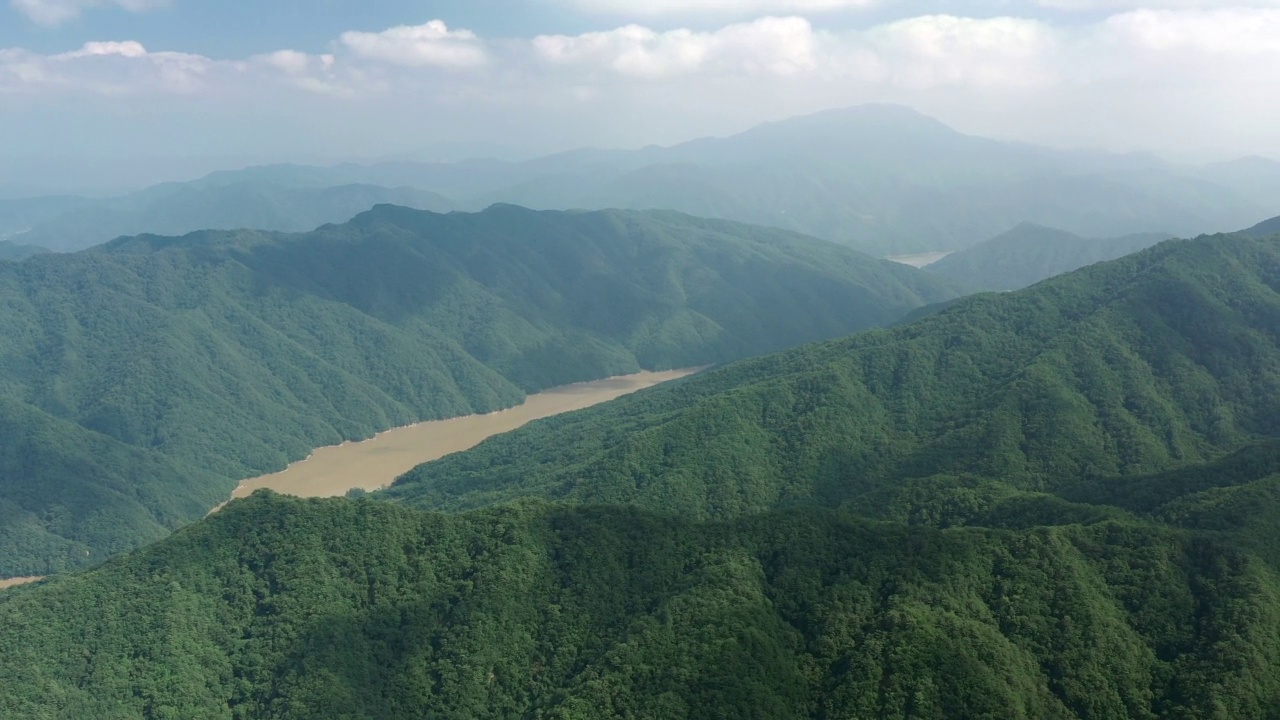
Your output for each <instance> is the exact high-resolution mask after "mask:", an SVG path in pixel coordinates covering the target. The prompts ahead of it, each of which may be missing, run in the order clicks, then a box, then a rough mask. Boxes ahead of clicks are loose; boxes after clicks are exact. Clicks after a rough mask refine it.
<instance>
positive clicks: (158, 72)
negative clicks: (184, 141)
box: [0, 40, 229, 95]
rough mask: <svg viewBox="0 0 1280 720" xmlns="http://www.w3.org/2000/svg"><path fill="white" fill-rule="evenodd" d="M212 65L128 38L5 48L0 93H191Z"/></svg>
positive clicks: (198, 57)
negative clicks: (66, 47)
mask: <svg viewBox="0 0 1280 720" xmlns="http://www.w3.org/2000/svg"><path fill="white" fill-rule="evenodd" d="M218 65H219V63H217V62H216V61H214V60H211V59H209V58H207V57H204V56H202V55H193V54H190V53H180V52H149V51H148V50H147V49H146V47H144V46H143V45H142V43H139V42H136V41H133V40H128V41H124V42H88V43H85V44H84V45H83V46H81V47H80V48H79V49H78V50H72V51H69V52H64V53H58V54H56V55H38V54H35V53H30V52H27V51H24V50H19V49H9V50H4V51H0V92H3V91H10V92H13V91H19V90H23V91H29V92H36V91H40V90H50V89H52V90H56V91H59V92H62V93H73V94H74V93H80V92H88V93H91V94H98V95H142V94H146V93H149V92H169V93H191V92H195V91H196V90H198V89H200V88H201V86H202V83H203V80H204V78H205V76H206V75H207V74H209V73H210V71H212V70H213V69H215V68H216V67H217V66H218ZM227 65H229V64H227ZM6 77H7V78H8V82H5V81H4V79H5V78H6Z"/></svg>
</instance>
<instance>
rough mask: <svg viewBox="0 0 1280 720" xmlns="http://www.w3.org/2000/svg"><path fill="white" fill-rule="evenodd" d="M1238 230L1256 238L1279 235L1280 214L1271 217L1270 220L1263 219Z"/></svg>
mask: <svg viewBox="0 0 1280 720" xmlns="http://www.w3.org/2000/svg"><path fill="white" fill-rule="evenodd" d="M1240 232H1241V233H1243V234H1245V235H1251V236H1253V237H1257V238H1265V237H1271V236H1273V235H1280V216H1276V217H1273V218H1271V219H1270V220H1263V221H1262V222H1260V223H1258V224H1257V225H1254V226H1253V227H1251V228H1249V229H1248V230H1241V231H1240Z"/></svg>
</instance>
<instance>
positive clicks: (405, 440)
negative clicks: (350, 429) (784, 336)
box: [232, 368, 700, 498]
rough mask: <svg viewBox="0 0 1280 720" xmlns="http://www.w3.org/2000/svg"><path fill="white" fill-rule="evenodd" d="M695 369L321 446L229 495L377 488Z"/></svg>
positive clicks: (620, 380) (628, 378)
mask: <svg viewBox="0 0 1280 720" xmlns="http://www.w3.org/2000/svg"><path fill="white" fill-rule="evenodd" d="M698 369H700V368H689V369H683V370H668V371H665V372H642V373H637V374H635V375H623V376H620V377H613V378H607V379H604V380H596V381H593V382H584V383H577V384H574V385H565V386H563V387H557V388H552V389H550V390H545V391H543V392H540V393H538V394H536V395H530V396H529V397H528V398H527V399H526V400H525V402H524V404H522V405H519V406H517V407H513V408H508V409H506V410H500V411H498V412H492V413H485V414H483V415H467V416H464V417H457V418H450V419H448V420H432V421H428V422H423V423H418V424H416V425H409V426H406V427H400V428H395V429H392V430H388V431H386V432H384V433H380V434H378V435H376V436H374V437H372V438H370V439H368V440H362V441H360V442H345V443H342V444H341V445H331V446H329V447H322V448H319V449H317V450H316V451H315V452H314V453H312V454H311V456H310V457H308V458H307V459H305V460H300V461H298V462H296V463H293V464H292V465H290V466H289V467H288V468H286V469H284V470H282V471H280V472H278V473H273V474H271V475H263V476H261V477H256V478H252V479H249V480H245V481H243V482H241V483H240V486H239V487H237V488H236V490H235V492H234V493H232V497H233V498H239V497H246V496H248V495H250V494H252V493H253V492H254V491H255V490H258V489H261V488H270V489H272V490H274V491H276V492H278V493H282V494H285V495H296V496H299V497H335V496H339V495H344V494H346V493H347V491H349V490H351V489H353V488H360V489H362V490H377V489H379V488H382V487H385V486H387V485H389V484H390V483H391V481H392V480H395V479H396V478H397V477H400V476H401V475H403V474H405V473H406V472H408V471H410V470H412V469H413V468H415V467H417V466H418V465H421V464H422V463H424V462H429V461H431V460H438V459H440V458H442V457H444V456H445V455H448V454H450V453H455V452H459V451H461V450H467V449H470V448H472V447H475V446H476V445H478V444H480V442H481V441H483V440H485V439H486V438H489V437H491V436H493V435H497V434H499V433H504V432H508V431H511V430H515V429H516V428H518V427H520V426H522V425H524V424H526V423H529V422H532V421H534V420H538V419H540V418H545V417H551V416H552V415H559V414H560V413H564V412H569V411H571V410H581V409H583V408H587V407H591V406H592V405H597V404H599V403H602V402H607V401H609V400H613V399H614V398H618V397H621V396H623V395H627V394H629V393H633V392H635V391H637V390H643V389H644V388H648V387H652V386H654V385H658V384H660V383H664V382H668V381H671V380H675V379H677V378H682V377H685V376H687V375H691V374H693V373H695V372H697V371H698Z"/></svg>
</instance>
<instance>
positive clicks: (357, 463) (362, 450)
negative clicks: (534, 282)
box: [0, 368, 701, 590]
mask: <svg viewBox="0 0 1280 720" xmlns="http://www.w3.org/2000/svg"><path fill="white" fill-rule="evenodd" d="M700 369H701V368H687V369H684V370H668V371H665V372H642V373H637V374H635V375H623V376H621V377H614V378H607V379H605V380H596V381H593V382H585V383H577V384H575V385H565V386H563V387H558V388H552V389H550V390H546V391H543V392H540V393H538V394H537V395H530V396H529V397H528V398H527V399H526V400H525V402H524V404H523V405H519V406H516V407H513V408H508V409H506V410H499V411H498V412H492V413H486V414H484V415H467V416H465V417H458V418H450V419H448V420H432V421H429V422H423V423H418V424H416V425H409V426H406V427H401V428H394V429H392V430H388V431H386V432H384V433H379V434H378V435H375V436H374V437H372V438H369V439H368V440H362V441H360V442H345V443H342V444H341V445H331V446H329V447H322V448H319V449H317V450H316V451H315V452H313V453H312V454H311V456H310V457H308V458H307V459H306V460H300V461H298V462H296V463H293V464H292V465H290V466H289V467H288V468H285V469H284V470H282V471H280V472H278V473H273V474H271V475H263V476H261V477H256V478H252V479H250V480H245V481H243V482H241V483H240V486H239V487H237V488H236V490H235V492H234V493H232V497H233V498H239V497H246V496H248V495H250V494H251V493H253V491H254V490H257V489H259V488H270V489H272V490H275V491H276V492H278V493H283V494H286V495H297V496H299V497H334V496H338V495H345V494H346V492H347V491H348V490H351V489H352V488H361V489H363V490H377V489H378V488H381V487H385V486H386V485H388V484H390V483H391V481H392V480H395V479H396V478H398V477H400V476H401V475H403V474H405V473H406V472H408V471H410V470H412V469H413V468H415V467H417V466H418V465H421V464H422V463H424V462H428V461H431V460H438V459H440V458H442V457H444V456H445V455H448V454H450V453H455V452H458V451H460V450H467V449H470V448H472V447H475V446H476V445H479V444H480V442H481V441H482V440H484V439H486V438H489V437H492V436H494V435H497V434H499V433H504V432H508V431H510V430H515V429H516V428H518V427H520V426H522V425H524V424H526V423H529V422H532V421H534V420H538V419H540V418H545V417H551V416H552V415H559V414H560V413H565V412H569V411H571V410H581V409H583V408H587V407H591V406H592V405H598V404H600V403H602V402H607V401H609V400H613V399H615V398H618V397H622V396H623V395H627V394H629V393H633V392H635V391H637V390H643V389H645V388H647V387H653V386H654V385H659V384H661V383H664V382H668V381H670V380H675V379H677V378H682V377H685V376H687V375H692V374H693V373H695V372H697V371H698V370H700ZM219 507H221V506H219ZM214 510H215V511H216V510H217V508H215V509H214ZM41 579H42V578H38V577H25V578H10V579H7V580H6V579H0V590H4V589H6V588H10V587H14V586H17V585H23V584H26V583H30V582H35V581H36V580H41Z"/></svg>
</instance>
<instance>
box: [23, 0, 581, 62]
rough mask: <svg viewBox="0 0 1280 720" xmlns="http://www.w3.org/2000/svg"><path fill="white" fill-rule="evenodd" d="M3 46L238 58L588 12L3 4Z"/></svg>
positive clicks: (200, 2) (503, 27)
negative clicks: (54, 19)
mask: <svg viewBox="0 0 1280 720" xmlns="http://www.w3.org/2000/svg"><path fill="white" fill-rule="evenodd" d="M0 13H3V20H0V47H4V46H23V47H26V48H28V49H31V50H36V51H40V52H59V51H62V50H66V49H67V48H74V47H79V46H81V45H83V44H84V43H86V42H89V41H92V40H104V39H126V38H127V39H132V40H138V41H140V42H142V43H143V44H144V45H146V46H147V47H155V48H156V49H180V50H184V51H186V52H194V53H200V54H204V55H209V56H212V57H223V58H228V57H239V56H244V55H252V54H257V53H264V52H270V51H272V50H278V49H280V48H282V47H291V48H296V49H300V50H309V51H313V52H320V51H323V50H324V49H325V48H327V47H328V46H329V44H330V43H332V42H333V39H334V38H336V37H338V35H340V34H341V33H343V32H345V31H347V30H356V29H363V30H381V29H383V28H387V27H392V26H395V25H414V24H419V23H424V22H427V21H429V20H434V19H437V18H441V19H444V20H446V21H447V22H448V23H449V24H451V25H457V26H459V27H467V28H471V29H473V30H475V31H477V32H482V33H484V34H486V35H501V36H533V35H537V34H541V33H549V32H583V31H586V30H589V29H591V25H592V23H591V18H590V16H583V15H582V14H581V13H578V12H574V11H572V10H569V9H566V7H565V6H563V5H561V6H557V5H555V4H553V3H542V2H537V1H536V0H535V1H534V2H519V1H518V0H451V1H449V2H423V1H422V0H416V1H415V0H378V1H375V2H370V1H369V0H171V1H170V2H168V3H166V4H165V5H162V6H160V7H158V8H156V9H155V10H152V11H149V12H129V11H128V10H125V9H123V8H120V7H109V6H107V7H99V8H95V9H89V10H86V11H84V12H83V13H82V14H81V15H80V16H79V17H77V18H75V19H72V20H68V21H65V22H61V23H59V24H57V25H41V24H37V23H35V22H33V21H31V20H30V19H29V18H28V17H27V16H26V15H24V14H23V13H21V12H20V11H19V10H18V9H17V8H16V7H14V6H12V5H10V6H9V7H7V8H4V9H0Z"/></svg>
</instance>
